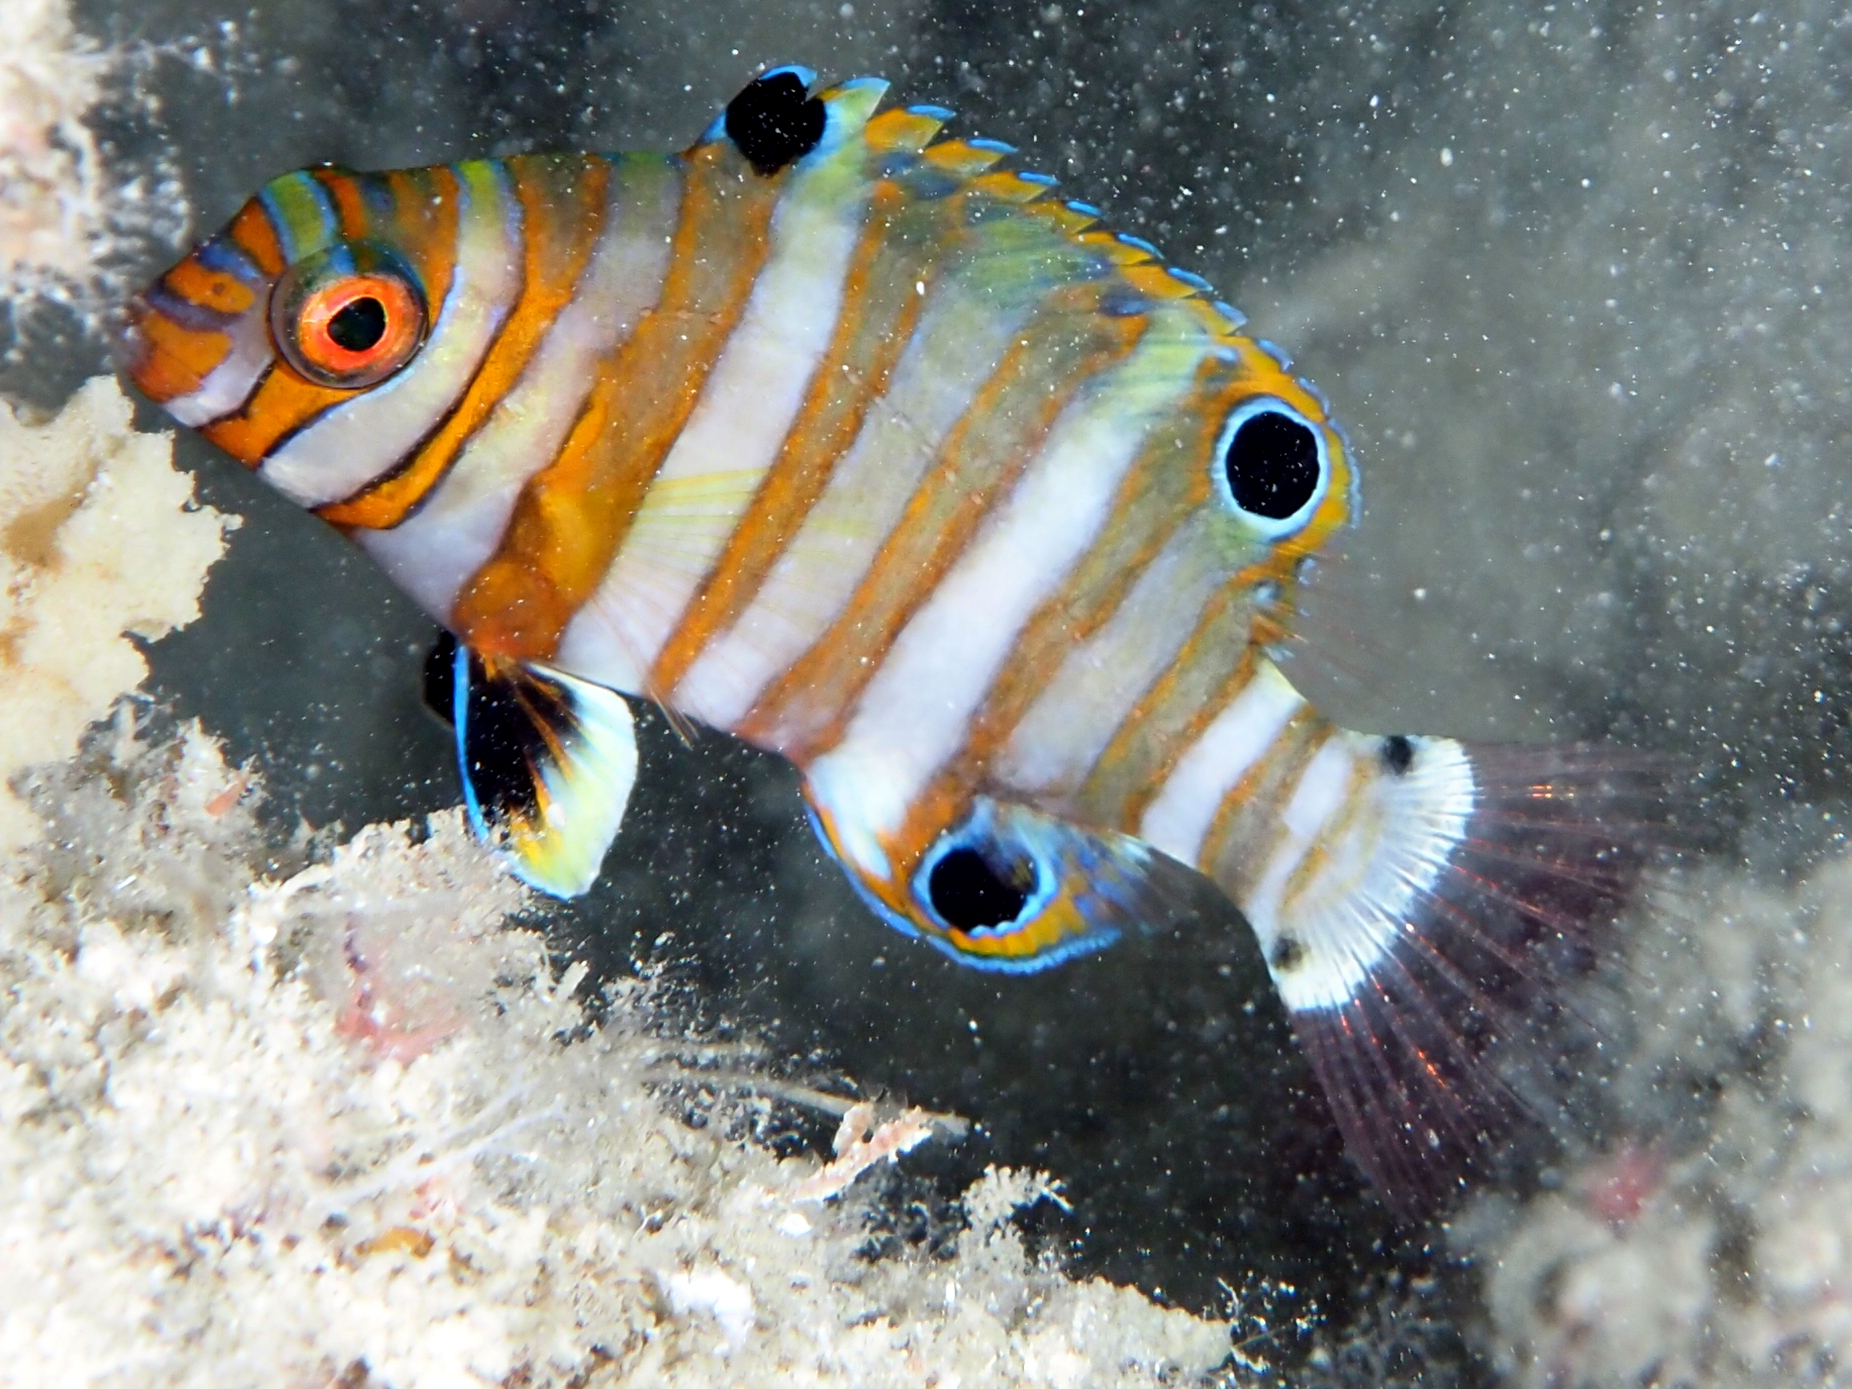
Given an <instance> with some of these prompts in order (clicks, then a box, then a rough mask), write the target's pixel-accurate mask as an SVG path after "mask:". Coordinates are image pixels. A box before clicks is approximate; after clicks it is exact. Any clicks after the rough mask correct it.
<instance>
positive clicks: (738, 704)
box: [675, 286, 1025, 728]
mask: <svg viewBox="0 0 1852 1389" xmlns="http://www.w3.org/2000/svg"><path fill="white" fill-rule="evenodd" d="M1024 317H1025V315H1024V314H1022V313H1016V314H1002V313H999V312H998V311H997V309H996V307H995V305H993V304H992V303H990V302H988V301H987V300H986V299H983V298H980V297H979V296H977V295H975V294H972V293H969V292H965V291H963V290H962V289H960V288H959V287H956V286H948V287H946V288H945V289H943V290H941V291H940V292H939V293H938V294H935V296H934V298H933V301H932V303H931V306H930V307H929V308H928V309H927V310H926V312H925V314H924V315H923V316H922V319H921V321H920V324H919V326H918V328H917V329H916V330H915V331H914V335H913V340H912V341H911V342H909V343H908V344H907V347H906V349H905V351H903V352H902V353H901V356H900V360H899V361H898V362H897V363H896V364H895V368H894V374H893V376H892V378H891V379H890V381H889V383H888V390H887V392H886V393H885V394H884V395H883V396H882V397H881V399H879V400H877V401H876V402H874V404H873V405H872V406H871V407H870V409H869V412H868V416H867V418H866V419H865V420H864V422H863V424H862V428H861V431H860V432H859V433H858V434H857V435H856V438H855V442H854V443H853V444H851V445H850V446H849V449H848V450H847V452H845V453H844V454H843V456H842V458H841V459H840V460H839V461H838V462H837V464H836V467H835V470H834V471H833V472H832V473H831V475H830V479H829V482H828V483H827V484H826V485H825V487H824V490H823V493H822V495H820V496H819V497H818V498H817V500H816V503H815V505H813V506H812V507H811V508H810V510H809V512H808V513H807V514H806V515H805V517H804V520H803V523H802V524H801V525H800V526H799V527H798V530H797V534H796V535H795V536H794V537H793V538H792V540H791V543H790V544H789V545H788V546H787V547H786V549H785V552H784V553H783V554H782V555H780V556H779V557H778V560H777V561H776V562H775V563H774V564H773V565H772V568H771V570H770V572H769V573H767V575H766V576H765V581H764V582H763V583H762V584H761V585H760V586H759V591H758V592H757V593H756V594H755V595H754V596H753V600H752V602H751V603H750V604H748V605H747V607H746V609H745V611H743V612H742V613H741V614H740V616H739V619H738V620H737V621H736V622H735V623H734V624H733V626H732V627H730V628H729V629H727V630H726V631H724V632H722V633H720V634H718V635H717V636H716V637H715V638H714V640H713V641H712V642H710V643H709V644H708V646H707V648H706V649H705V650H704V651H703V652H702V653H701V655H700V656H699V657H698V658H696V660H695V662H694V663H693V665H691V666H690V667H689V669H688V672H687V674H686V675H685V676H684V677H683V678H682V681H681V683H680V684H679V685H678V686H677V687H676V690H675V703H676V705H677V706H678V707H679V708H681V709H683V710H685V711H686V712H687V713H688V714H689V715H690V716H692V717H694V718H697V719H700V720H701V721H702V722H703V723H707V724H710V725H712V726H713V727H715V728H732V727H733V726H734V725H735V724H737V723H738V722H739V721H740V720H741V719H742V718H744V717H745V716H746V714H747V712H748V711H749V710H750V709H751V708H752V706H753V704H754V703H755V702H756V701H757V700H758V698H759V696H760V695H761V694H762V693H764V691H765V687H766V686H767V685H769V684H770V683H771V682H772V680H773V678H774V677H776V676H777V675H778V674H779V673H780V672H781V671H784V670H786V669H787V668H789V666H790V665H791V663H792V662H794V661H795V660H797V658H798V657H799V656H801V655H802V654H803V653H804V652H805V651H806V650H808V649H809V647H810V645H811V643H813V642H814V641H816V639H817V638H818V637H819V636H821V635H822V634H823V632H824V631H825V630H827V628H828V627H829V625H830V624H831V623H832V622H834V621H835V620H836V619H837V617H839V616H840V615H841V614H842V611H843V609H844V608H846V607H847V606H848V604H849V600H850V599H851V598H852V597H853V596H854V594H855V589H856V586H857V585H858V584H859V583H860V582H861V581H862V578H863V576H864V575H865V574H866V573H867V572H868V567H869V565H871V564H872V563H873V562H874V558H875V555H876V554H877V553H879V551H880V548H881V545H882V543H883V542H884V541H885V540H886V539H887V537H888V534H889V533H890V532H891V531H892V530H893V528H894V526H895V524H896V523H897V522H898V521H899V520H900V517H901V514H902V513H903V512H904V511H905V510H906V506H907V502H908V500H909V499H910V498H911V497H912V496H913V493H914V491H915V489H916V488H917V487H918V486H919V481H920V478H921V477H922V476H923V475H924V473H925V471H926V469H927V467H928V466H930V465H931V463H932V462H933V461H934V459H935V458H937V456H938V454H939V450H940V449H941V447H942V446H943V445H944V443H945V438H946V436H947V435H948V434H949V433H950V432H951V430H952V426H953V425H955V424H957V423H958V421H959V419H960V417H962V416H963V415H964V413H965V411H966V410H968V409H969V408H970V406H971V402H972V400H973V399H975V398H976V396H977V393H978V392H979V391H980V390H981V389H982V388H983V385H984V383H985V382H986V381H987V380H989V379H990V376H991V374H992V373H993V372H995V370H996V368H997V364H998V363H999V362H1001V361H1002V359H1003V354H1004V353H1005V352H1006V351H1007V350H1008V348H1009V345H1010V343H1011V341H1012V340H1014V338H1015V337H1016V334H1017V332H1018V331H1019V330H1020V329H1021V327H1022V323H1023V321H1024Z"/></svg>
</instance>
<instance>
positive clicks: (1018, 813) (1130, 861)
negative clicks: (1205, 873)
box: [805, 779, 1196, 974]
mask: <svg viewBox="0 0 1852 1389" xmlns="http://www.w3.org/2000/svg"><path fill="white" fill-rule="evenodd" d="M838 782H840V779H838ZM829 791H830V792H832V793H833V794H825V792H824V789H823V788H820V787H818V786H815V785H813V784H810V783H806V785H805V795H806V797H807V798H808V800H809V802H810V806H811V822H812V824H813V826H814V827H815V828H816V831H817V836H818V838H819V839H821V840H822V841H823V844H824V847H825V848H826V849H828V850H829V851H830V854H831V856H832V857H833V858H835V859H836V860H837V861H838V862H839V863H840V864H841V865H842V867H843V870H844V871H845V872H846V873H847V874H848V877H849V881H850V882H851V883H852V884H853V885H854V886H855V888H856V889H857V891H858V892H859V893H860V894H861V896H862V898H863V899H864V900H865V901H866V902H867V903H868V904H869V905H870V906H871V907H873V908H874V910H875V912H876V913H877V914H878V915H879V916H881V918H882V919H883V920H885V921H886V922H887V923H888V924H889V925H891V926H893V927H894V928H895V929H897V930H899V931H901V932H902V933H903V934H905V935H909V936H917V937H920V938H923V939H924V940H926V941H927V942H928V943H929V944H931V945H932V946H933V947H934V948H936V949H937V950H939V951H940V952H941V953H942V954H945V955H947V956H949V957H950V958H952V959H953V960H956V961H957V962H958V963H959V964H962V965H966V966H969V967H971V968H974V969H982V970H991V971H997V972H1003V973H1011V974H1027V973H1033V972H1034V971H1037V970H1043V969H1048V968H1050V967H1051V966H1053V965H1057V964H1059V963H1061V962H1062V961H1064V960H1069V959H1073V958H1075V957H1076V956H1080V955H1087V954H1092V953H1093V952H1095V951H1098V950H1104V949H1106V948H1107V947H1108V946H1110V945H1112V944H1113V943H1114V942H1116V941H1118V940H1120V939H1121V938H1122V937H1124V936H1126V935H1128V934H1131V933H1133V932H1135V931H1155V930H1158V929H1161V928H1163V927H1166V926H1168V925H1171V924H1173V923H1174V922H1175V921H1176V920H1177V919H1179V918H1180V917H1181V916H1183V915H1184V914H1186V913H1187V912H1188V911H1189V910H1190V909H1191V907H1192V906H1193V905H1194V902H1195V897H1194V893H1195V886H1196V879H1195V876H1194V874H1191V873H1190V872H1189V871H1188V870H1187V869H1184V868H1183V867H1182V866H1181V865H1179V864H1176V863H1174V862H1173V861H1171V860H1169V859H1166V858H1165V857H1164V856H1163V855H1161V854H1158V853H1156V852H1154V851H1153V850H1152V849H1150V848H1149V847H1148V846H1147V845H1145V844H1144V843H1142V842H1141V841H1139V840H1136V839H1133V838H1130V837H1129V836H1126V835H1120V834H1113V833H1103V832H1095V831H1092V830H1087V829H1084V828H1081V827H1079V826H1076V825H1072V824H1069V823H1067V822H1066V821H1064V820H1061V819H1059V818H1057V817H1055V816H1052V815H1049V814H1046V813H1044V812H1042V811H1040V810H1036V809H1034V808H1033V807H1030V806H1026V805H1022V804H1019V803H1017V802H1013V801H1006V800H996V799H993V798H991V797H989V796H983V795H979V796H976V797H974V798H972V799H971V800H970V801H969V802H968V803H967V804H966V805H964V806H962V807H960V808H959V809H958V810H957V812H956V813H954V814H953V815H952V816H951V817H950V822H949V823H948V824H947V825H946V826H945V827H944V828H943V829H942V830H940V831H939V832H938V833H937V834H936V835H934V836H932V837H931V838H930V839H928V840H927V842H926V843H925V847H924V849H923V850H919V849H916V850H915V851H914V852H912V853H910V854H905V855H902V854H899V853H897V852H894V849H895V848H897V846H891V845H885V844H880V836H878V835H874V834H871V833H870V832H869V830H868V828H867V827H866V826H862V825H857V824H853V823H851V822H852V821H853V820H854V819H855V816H856V812H857V810H858V808H859V801H858V799H857V798H856V797H854V796H853V795H844V794H842V791H843V788H842V786H841V785H840V784H837V785H833V786H832V787H830V788H829ZM878 844H880V847H878V848H877V847H874V846H876V845H878Z"/></svg>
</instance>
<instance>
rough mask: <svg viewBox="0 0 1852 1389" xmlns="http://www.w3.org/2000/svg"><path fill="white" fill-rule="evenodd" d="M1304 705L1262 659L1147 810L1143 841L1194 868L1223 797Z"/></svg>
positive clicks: (1140, 831)
mask: <svg viewBox="0 0 1852 1389" xmlns="http://www.w3.org/2000/svg"><path fill="white" fill-rule="evenodd" d="M1304 705H1305V701H1304V700H1303V699H1301V698H1300V697H1299V692H1298V691H1297V690H1295V689H1294V688H1293V687H1292V686H1291V685H1289V684H1288V683H1287V682H1286V677H1285V676H1284V675H1281V674H1280V672H1279V671H1278V670H1277V669H1276V668H1275V667H1274V665H1273V663H1272V662H1271V661H1267V660H1260V659H1257V660H1256V662H1255V666H1254V676H1253V678H1252V679H1251V680H1249V681H1248V683H1247V685H1246V686H1245V687H1243V689H1242V691H1241V693H1240V694H1238V695H1236V696H1235V697H1234V699H1233V700H1232V701H1230V703H1229V705H1228V707H1227V708H1225V709H1223V710H1222V712H1221V713H1220V714H1217V715H1216V716H1215V719H1214V721H1213V722H1211V723H1210V725H1209V726H1208V727H1207V728H1205V729H1204V730H1203V732H1202V736H1201V737H1199V738H1198V739H1197V740H1196V741H1195V742H1194V743H1192V744H1191V745H1190V747H1189V749H1188V750H1187V751H1185V752H1184V754H1183V755H1182V756H1181V757H1179V758H1178V759H1177V765H1176V766H1175V767H1173V768H1171V772H1170V775H1169V776H1168V777H1166V778H1165V780H1164V787H1163V789H1162V790H1161V791H1159V792H1158V794H1157V796H1156V797H1155V798H1154V799H1153V800H1152V802H1151V804H1150V805H1149V806H1147V807H1146V808H1145V814H1144V819H1143V820H1142V821H1141V822H1140V823H1139V827H1138V834H1139V837H1140V838H1141V839H1143V840H1145V841H1146V842H1147V843H1149V844H1150V845H1151V846H1152V847H1153V848H1156V849H1159V850H1161V851H1163V852H1164V853H1166V854H1169V855H1170V856H1171V857H1172V858H1174V859H1177V860H1179V861H1180V862H1183V863H1187V864H1189V865H1190V866H1191V867H1192V868H1194V867H1195V866H1196V859H1197V855H1198V854H1199V853H1201V852H1202V843H1203V837H1204V836H1205V835H1207V834H1208V833H1209V826H1210V825H1211V824H1213V823H1214V822H1215V812H1216V811H1217V810H1218V809H1220V807H1221V804H1222V799H1223V797H1225V796H1227V794H1228V793H1229V791H1230V790H1231V789H1233V787H1234V785H1235V783H1236V782H1238V781H1240V780H1241V778H1242V777H1243V776H1244V775H1246V774H1247V771H1248V769H1249V768H1250V767H1252V766H1253V765H1254V764H1255V763H1256V762H1258V761H1259V760H1260V759H1261V757H1262V756H1264V755H1265V754H1266V751H1267V749H1268V748H1270V747H1272V746H1273V743H1274V740H1275V739H1276V738H1278V737H1279V736H1280V731H1281V730H1282V729H1283V728H1285V727H1286V724H1287V721H1288V720H1289V719H1291V718H1292V716H1293V715H1294V714H1295V713H1297V712H1298V711H1299V710H1300V709H1301V708H1303V707H1304Z"/></svg>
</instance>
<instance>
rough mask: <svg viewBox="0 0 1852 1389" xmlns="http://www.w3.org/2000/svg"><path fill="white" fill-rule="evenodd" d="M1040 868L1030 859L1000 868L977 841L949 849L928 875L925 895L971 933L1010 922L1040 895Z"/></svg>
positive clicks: (942, 915)
mask: <svg viewBox="0 0 1852 1389" xmlns="http://www.w3.org/2000/svg"><path fill="white" fill-rule="evenodd" d="M1037 878H1038V874H1037V872H1036V867H1035V864H1034V863H1033V862H1030V861H1029V860H1027V859H1025V860H1022V861H1020V862H1017V863H1012V864H1009V865H1007V866H1006V867H1005V868H1004V869H1003V870H1001V871H999V869H998V867H997V865H995V864H993V863H992V862H991V861H990V859H989V858H988V857H986V856H985V855H984V854H982V853H980V852H979V851H978V850H977V849H976V848H975V847H974V846H972V845H969V844H959V845H956V846H954V847H953V848H950V849H948V850H946V852H945V853H943V854H941V855H940V856H939V861H938V862H937V863H935V864H933V866H932V871H931V872H929V873H928V874H927V875H926V895H927V897H928V898H929V899H930V903H931V906H932V909H933V910H934V911H935V912H937V913H938V914H939V919H940V920H941V921H943V922H944V923H945V924H946V925H947V926H950V927H951V928H952V929H953V930H956V931H963V932H965V933H966V934H967V935H968V934H970V933H972V932H974V931H985V930H995V929H997V928H998V927H1001V926H1009V925H1011V924H1013V923H1014V922H1015V921H1016V919H1017V918H1018V917H1019V916H1021V915H1022V910H1023V908H1024V907H1026V906H1027V905H1028V904H1029V899H1030V898H1031V897H1033V896H1034V895H1035V891H1036V886H1037Z"/></svg>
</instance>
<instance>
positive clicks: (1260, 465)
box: [1223, 410, 1318, 521]
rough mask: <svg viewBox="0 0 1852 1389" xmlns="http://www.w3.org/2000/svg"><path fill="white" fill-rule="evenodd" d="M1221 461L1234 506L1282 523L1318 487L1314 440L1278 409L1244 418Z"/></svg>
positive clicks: (1309, 433)
mask: <svg viewBox="0 0 1852 1389" xmlns="http://www.w3.org/2000/svg"><path fill="white" fill-rule="evenodd" d="M1223 464H1224V466H1225V467H1226V468H1227V469H1228V486H1229V488H1230V490H1232V491H1233V492H1234V494H1235V505H1236V506H1238V507H1240V508H1241V509H1242V510H1243V511H1246V512H1250V513H1252V514H1253V515H1255V516H1265V517H1266V518H1267V519H1268V520H1269V521H1284V520H1285V519H1286V518H1287V517H1288V516H1291V515H1292V514H1293V513H1294V512H1296V511H1298V510H1299V508H1300V507H1302V506H1304V505H1305V504H1306V503H1307V502H1309V501H1311V500H1312V493H1313V492H1315V491H1317V490H1318V441H1317V440H1316V439H1314V438H1313V437H1312V431H1311V430H1310V429H1307V428H1306V427H1305V426H1304V425H1302V424H1300V423H1299V422H1298V421H1297V420H1295V419H1293V418H1291V417H1290V416H1287V415H1282V414H1281V413H1280V412H1279V411H1277V410H1263V411H1261V412H1260V413H1259V414H1257V415H1254V416H1252V417H1251V418H1249V419H1247V420H1245V421H1244V422H1243V423H1242V425H1241V427H1240V428H1239V429H1237V430H1236V431H1235V437H1234V438H1233V439H1231V440H1229V443H1228V456H1227V458H1225V459H1224V460H1223Z"/></svg>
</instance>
